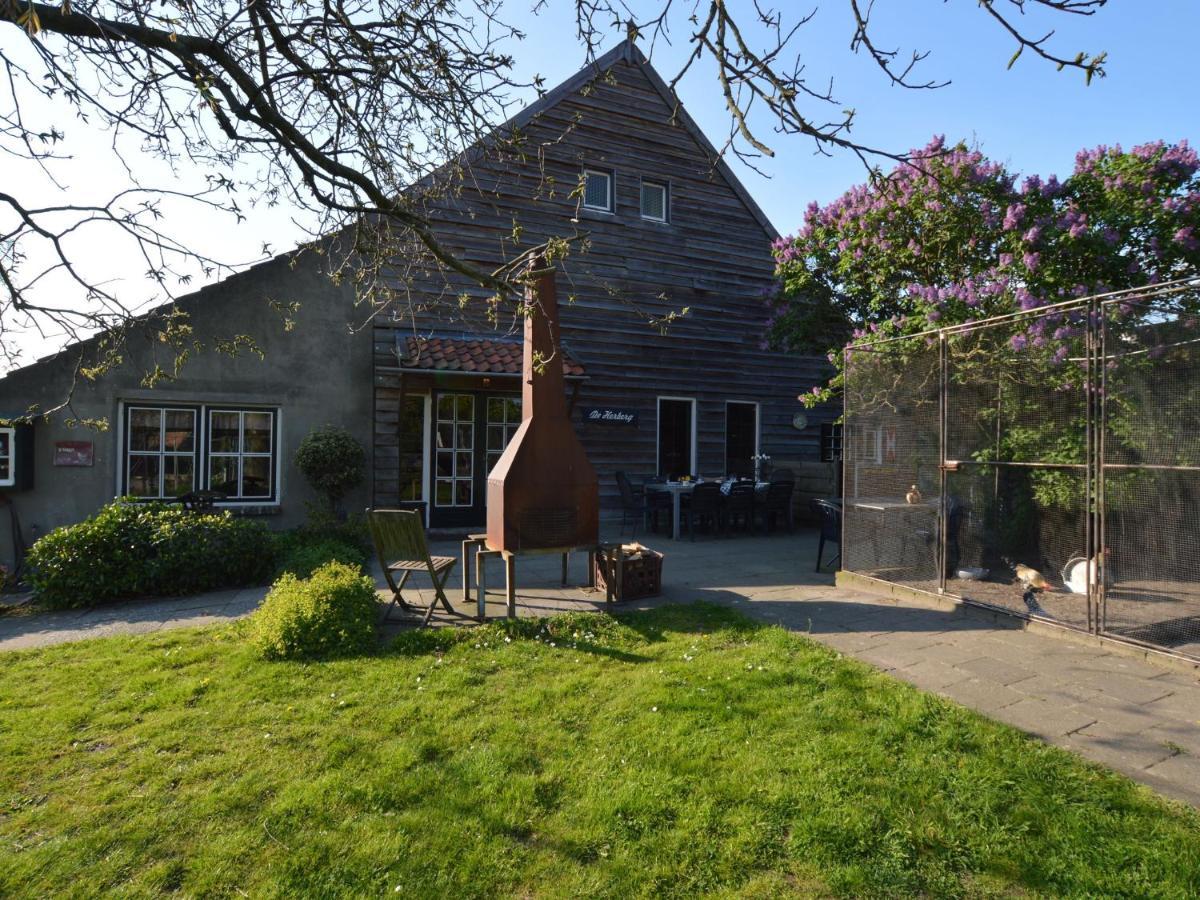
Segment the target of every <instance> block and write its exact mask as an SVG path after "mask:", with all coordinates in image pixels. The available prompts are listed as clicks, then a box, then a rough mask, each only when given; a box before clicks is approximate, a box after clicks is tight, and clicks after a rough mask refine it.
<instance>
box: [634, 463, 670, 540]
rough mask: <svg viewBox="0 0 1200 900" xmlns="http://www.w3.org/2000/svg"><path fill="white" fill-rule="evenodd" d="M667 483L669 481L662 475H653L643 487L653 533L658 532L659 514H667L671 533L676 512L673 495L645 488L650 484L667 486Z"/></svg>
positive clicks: (668, 528)
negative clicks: (672, 499) (672, 500)
mask: <svg viewBox="0 0 1200 900" xmlns="http://www.w3.org/2000/svg"><path fill="white" fill-rule="evenodd" d="M666 482H667V479H666V478H664V477H662V476H661V475H651V476H649V477H648V478H647V479H646V480H645V482H644V484H643V486H642V490H643V491H644V492H645V494H646V508H647V510H648V512H649V515H650V528H651V530H652V531H658V514H659V513H666V516H667V530H668V531H670V530H671V528H672V527H673V526H674V524H675V523H674V521H673V520H672V517H673V516H674V514H675V510H674V504H672V502H671V495H670V494H669V493H667V492H666V491H652V490H649V489H647V488H646V486H645V485H650V484H666Z"/></svg>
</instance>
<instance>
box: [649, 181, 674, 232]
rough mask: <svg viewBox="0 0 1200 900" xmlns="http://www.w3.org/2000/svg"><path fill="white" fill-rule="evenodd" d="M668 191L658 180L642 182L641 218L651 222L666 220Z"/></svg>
mask: <svg viewBox="0 0 1200 900" xmlns="http://www.w3.org/2000/svg"><path fill="white" fill-rule="evenodd" d="M668 197H669V191H668V190H667V186H666V185H665V184H663V183H661V182H658V181H643V182H642V218H643V219H649V220H650V221H651V222H666V221H668V204H669V200H668Z"/></svg>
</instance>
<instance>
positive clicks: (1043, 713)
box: [991, 697, 1096, 742]
mask: <svg viewBox="0 0 1200 900" xmlns="http://www.w3.org/2000/svg"><path fill="white" fill-rule="evenodd" d="M991 715H992V716H994V717H995V718H997V719H999V720H1000V721H1001V722H1007V723H1008V724H1009V725H1012V726H1014V727H1016V728H1020V729H1021V730H1022V731H1024V732H1027V733H1029V734H1034V735H1037V736H1038V737H1040V738H1044V739H1045V740H1047V741H1050V742H1054V741H1056V740H1058V739H1060V738H1064V737H1066V736H1067V735H1069V734H1071V732H1073V731H1078V730H1079V729H1081V728H1086V727H1087V726H1089V725H1091V724H1093V723H1094V722H1095V721H1096V717H1095V715H1093V714H1092V713H1090V712H1088V711H1087V710H1085V709H1082V708H1080V707H1078V706H1063V705H1061V704H1059V703H1051V702H1049V701H1046V700H1039V699H1037V698H1035V697H1023V698H1022V699H1020V700H1018V701H1017V702H1016V703H1010V704H1008V705H1007V706H1002V707H999V708H997V709H994V710H992V712H991Z"/></svg>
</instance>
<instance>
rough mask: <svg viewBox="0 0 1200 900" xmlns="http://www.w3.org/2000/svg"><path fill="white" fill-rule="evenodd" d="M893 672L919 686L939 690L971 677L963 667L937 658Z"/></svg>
mask: <svg viewBox="0 0 1200 900" xmlns="http://www.w3.org/2000/svg"><path fill="white" fill-rule="evenodd" d="M892 674H893V675H895V676H896V677H897V678H900V679H902V680H904V681H907V682H909V683H910V684H915V685H916V686H917V687H919V688H924V689H926V690H931V691H939V692H941V691H943V689H946V688H949V687H950V686H952V685H957V684H959V683H960V682H962V681H965V680H966V679H968V678H969V677H970V676H969V674H968V673H966V672H964V671H963V670H962V669H959V668H957V667H955V666H951V665H949V664H947V663H944V662H941V661H939V660H936V659H927V660H924V661H922V662H919V663H917V664H915V665H912V666H905V667H904V668H900V669H896V670H895V671H894V672H893V673H892Z"/></svg>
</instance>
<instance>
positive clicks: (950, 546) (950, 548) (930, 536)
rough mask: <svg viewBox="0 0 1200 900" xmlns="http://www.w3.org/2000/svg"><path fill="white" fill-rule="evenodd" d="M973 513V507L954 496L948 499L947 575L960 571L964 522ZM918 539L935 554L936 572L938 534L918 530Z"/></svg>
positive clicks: (934, 531) (927, 530)
mask: <svg viewBox="0 0 1200 900" xmlns="http://www.w3.org/2000/svg"><path fill="white" fill-rule="evenodd" d="M970 511H971V506H970V504H969V503H966V502H965V501H963V500H960V499H959V498H958V497H955V496H954V495H953V494H952V495H950V496H949V497H947V498H946V575H947V577H950V576H953V575H954V573H955V572H956V571H957V570H958V563H959V559H960V557H961V555H962V554H961V551H960V549H959V546H960V545H959V536H960V535H961V534H962V527H963V522H965V521H966V518H967V514H968V513H969V512H970ZM917 537H919V538H920V539H921V540H922V541H924V542H925V546H926V547H928V548H929V550H930V552H931V553H932V554H933V567H934V571H936V570H937V553H938V533H937V531H936V530H935V529H931V528H922V529H918V530H917ZM905 546H907V535H906V537H905Z"/></svg>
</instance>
